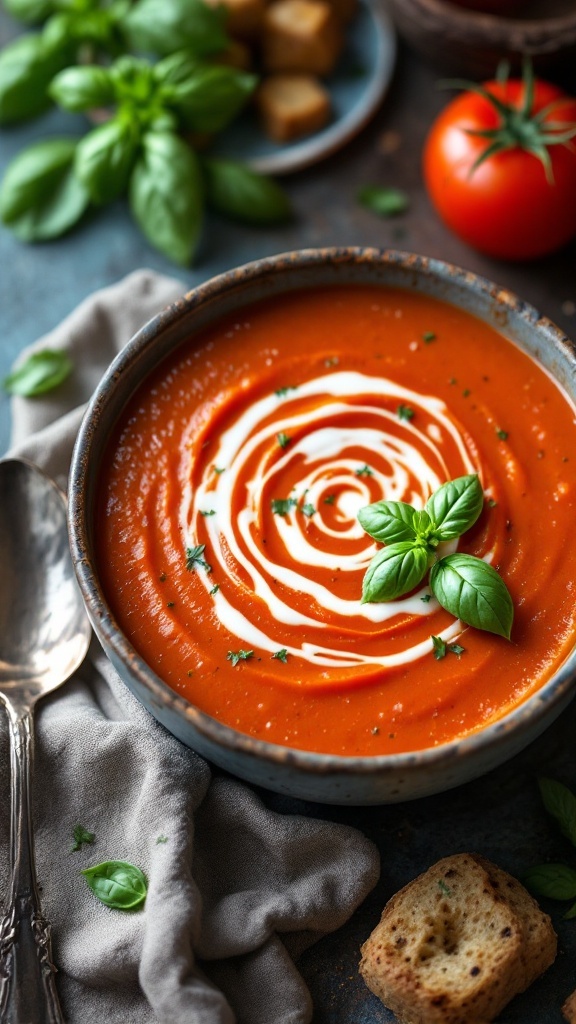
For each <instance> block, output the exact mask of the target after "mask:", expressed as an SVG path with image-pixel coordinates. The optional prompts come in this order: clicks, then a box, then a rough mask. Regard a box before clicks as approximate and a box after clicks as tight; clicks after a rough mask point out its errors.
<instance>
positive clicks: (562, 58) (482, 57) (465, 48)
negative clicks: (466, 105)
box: [389, 0, 576, 78]
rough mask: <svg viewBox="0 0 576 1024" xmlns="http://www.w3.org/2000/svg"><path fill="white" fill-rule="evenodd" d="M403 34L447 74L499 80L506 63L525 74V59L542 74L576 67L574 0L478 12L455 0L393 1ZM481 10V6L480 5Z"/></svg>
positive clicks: (512, 0)
mask: <svg viewBox="0 0 576 1024" xmlns="http://www.w3.org/2000/svg"><path fill="white" fill-rule="evenodd" d="M389 2H390V9H391V13H392V16H393V19H394V21H395V23H396V26H397V28H398V31H399V33H400V35H402V36H403V37H404V38H405V39H406V40H407V42H408V43H409V44H410V45H411V46H412V47H413V48H414V49H415V50H417V51H418V53H420V55H421V56H423V57H424V58H425V59H426V60H427V61H428V62H429V63H430V64H432V65H433V66H434V67H435V68H437V69H438V70H439V71H440V72H442V73H444V74H451V75H461V76H463V77H466V78H493V77H494V74H495V72H496V68H497V66H498V64H499V62H500V61H501V60H509V61H510V62H511V63H512V65H513V67H514V68H515V69H516V70H519V68H520V64H521V58H522V56H523V55H524V54H527V55H529V56H530V57H531V58H532V61H533V63H534V66H535V68H536V69H537V70H538V72H540V73H544V74H545V73H546V71H547V70H548V69H551V68H554V69H558V68H564V67H567V68H568V67H570V66H571V65H573V62H574V56H575V55H576V10H575V8H574V4H573V3H572V0H553V2H548V3H544V4H543V3H541V2H539V0H538V2H536V0H523V2H517V0H507V3H505V2H504V0H493V3H492V4H490V5H489V4H487V7H488V8H490V7H491V10H488V11H486V12H485V11H478V10H473V9H471V8H472V3H470V8H468V7H467V6H460V5H459V4H458V2H457V0H455V2H450V0H389ZM478 6H480V4H478Z"/></svg>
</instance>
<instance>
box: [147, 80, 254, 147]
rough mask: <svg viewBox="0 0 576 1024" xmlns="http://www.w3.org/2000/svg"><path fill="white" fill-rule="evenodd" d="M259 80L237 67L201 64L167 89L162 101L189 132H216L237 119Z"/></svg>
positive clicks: (167, 86)
mask: <svg viewBox="0 0 576 1024" xmlns="http://www.w3.org/2000/svg"><path fill="white" fill-rule="evenodd" d="M257 81H258V79H257V78H256V76H255V75H249V74H248V73H247V72H246V71H237V70H236V68H230V67H225V66H224V65H218V64H204V65H198V67H197V68H196V70H195V71H194V72H193V73H192V74H191V75H190V76H189V77H188V78H186V79H185V80H184V81H182V82H179V83H177V84H172V85H166V86H164V90H163V98H164V102H165V103H167V104H168V105H169V106H171V107H173V108H174V109H175V110H176V111H177V113H178V114H179V115H180V118H181V120H182V123H183V125H184V127H185V128H187V129H188V130H189V131H192V132H208V133H215V132H220V131H222V129H223V128H225V127H226V125H227V124H229V123H230V121H231V120H232V119H233V118H234V117H236V115H237V113H238V111H239V110H241V109H242V107H243V106H244V105H245V103H246V100H247V99H248V97H249V96H250V94H251V93H252V92H254V89H255V87H256V83H257Z"/></svg>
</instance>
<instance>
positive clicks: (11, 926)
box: [0, 699, 64, 1024]
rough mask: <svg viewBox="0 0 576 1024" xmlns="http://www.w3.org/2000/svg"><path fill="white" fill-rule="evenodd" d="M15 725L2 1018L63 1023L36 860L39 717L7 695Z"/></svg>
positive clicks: (2, 933)
mask: <svg viewBox="0 0 576 1024" xmlns="http://www.w3.org/2000/svg"><path fill="white" fill-rule="evenodd" d="M4 703H5V704H6V710H7V712H8V721H9V729H10V768H11V773H10V775H11V780H10V786H11V808H12V816H11V823H10V841H11V871H12V877H11V883H10V907H9V909H8V912H7V913H6V914H5V915H4V917H3V918H2V919H1V920H0V1022H1V1024H64V1017H63V1015H62V1010H61V1008H60V1003H59V1001H58V994H57V992H56V984H55V981H54V973H55V971H56V968H55V967H54V964H53V963H52V948H51V947H52V944H51V939H50V925H49V923H48V921H46V920H45V918H44V917H43V916H42V911H41V908H40V896H39V892H38V883H37V880H36V868H35V864H34V843H33V838H32V814H31V802H30V791H31V776H32V763H33V752H34V723H33V716H32V710H31V708H29V707H18V706H13V705H12V704H11V703H10V702H9V701H8V700H6V699H5V701H4Z"/></svg>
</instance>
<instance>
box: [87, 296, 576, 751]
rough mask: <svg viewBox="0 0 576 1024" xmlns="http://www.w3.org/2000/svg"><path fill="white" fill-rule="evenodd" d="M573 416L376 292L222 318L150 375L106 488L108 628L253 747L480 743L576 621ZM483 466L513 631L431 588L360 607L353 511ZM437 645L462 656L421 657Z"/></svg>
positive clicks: (407, 497)
mask: <svg viewBox="0 0 576 1024" xmlns="http://www.w3.org/2000/svg"><path fill="white" fill-rule="evenodd" d="M575 423H576V420H575V409H574V407H573V405H572V404H571V402H570V401H569V399H568V398H567V396H566V395H565V394H564V393H563V392H562V391H561V389H560V388H559V387H558V385H557V384H556V383H555V382H554V381H553V380H552V379H551V378H550V377H549V376H548V374H547V373H546V372H545V371H544V370H542V369H541V368H540V367H538V366H537V365H536V363H535V362H534V361H533V360H532V359H531V358H529V357H528V356H527V355H525V354H524V353H523V352H522V351H521V350H520V349H518V348H517V347H516V346H515V345H513V344H512V343H510V342H508V341H507V340H506V339H504V338H503V337H502V336H500V335H499V334H498V333H496V332H495V331H494V330H492V329H491V328H489V327H488V326H486V325H485V324H483V323H481V322H480V321H479V320H477V319H476V318H474V317H472V316H470V315H468V314H466V313H464V312H462V311H460V310H458V309H456V308H453V307H451V306H448V305H445V304H443V303H440V302H438V301H436V300H433V299H431V298H428V297H426V296H423V295H418V294H413V293H408V292H404V291H402V290H393V289H383V288H377V287H362V286H358V287H354V286H350V287H344V288H338V289H328V288H327V289H324V290H319V291H314V292H299V293H293V294H290V295H288V296H286V297H284V298H280V299H275V300H273V301H272V300H270V301H266V302H263V303H261V304H258V305H256V306H253V307H250V308H249V309H246V310H244V311H243V312H242V313H241V315H239V316H238V315H237V316H235V317H229V318H228V319H226V320H224V321H222V322H220V323H219V324H218V325H217V326H215V327H213V328H211V329H209V330H207V331H206V332H205V333H204V334H202V336H201V337H199V338H198V339H194V340H191V342H190V344H189V345H188V346H186V345H184V346H183V347H180V348H179V349H178V351H177V352H176V353H175V354H174V355H172V356H171V357H170V358H169V359H168V360H167V361H166V362H164V363H163V364H162V366H161V367H160V368H159V369H158V370H157V371H156V372H155V373H154V374H153V375H152V376H151V377H150V378H148V379H147V380H146V381H145V382H144V383H143V385H142V386H141V388H140V390H139V391H138V393H137V394H136V395H135V397H134V398H133V399H132V401H131V402H130V404H129V406H128V408H127V409H126V411H125V413H124V415H123V417H122V420H121V422H120V423H119V425H118V429H117V431H116V434H115V436H114V438H113V439H112V441H111V444H110V448H109V452H108V455H107V458H106V461H105V466H104V469H103V471H102V476H101V481H100V485H101V486H100V506H99V509H98V513H97V515H98V523H97V531H96V532H97V537H98V549H99V550H98V564H99V570H100V573H101V577H102V582H103V586H104V590H105V593H106V595H107V597H108V599H109V601H110V603H111V606H112V608H113V610H114V613H115V615H116V617H117V619H118V622H119V623H120V625H121V626H122V628H123V630H124V631H125V633H126V635H127V637H128V638H129V640H130V641H131V643H132V644H133V645H134V647H135V648H136V649H137V650H138V651H139V652H140V654H141V655H142V656H143V657H144V658H145V660H146V661H147V662H148V663H149V664H150V665H151V666H152V667H153V668H154V669H155V671H156V672H157V673H158V675H159V676H161V677H162V678H163V679H164V680H165V681H166V682H167V683H168V684H169V685H170V686H171V687H172V688H173V689H174V690H176V691H177V692H178V693H180V694H182V695H183V696H184V697H186V698H188V699H189V700H190V701H191V702H193V703H194V704H195V705H197V706H198V707H200V708H202V709H203V710H204V711H206V712H208V713H209V714H210V715H213V716H214V717H216V718H218V719H220V720H221V721H223V722H225V723H227V724H228V725H231V726H233V727H235V728H237V729H239V730H241V731H242V732H245V733H249V734H251V735H253V736H258V737H260V738H262V739H265V740H268V741H271V742H274V743H279V744H283V745H288V746H291V747H298V748H301V749H307V750H315V751H322V752H329V753H333V754H341V755H350V756H351V755H359V754H363V755H371V754H382V753H388V752H392V751H394V752H398V751H408V750H415V749H420V748H423V747H427V746H431V745H436V744H439V743H444V742H446V741H448V740H451V739H453V738H455V737H459V736H464V735H466V734H469V733H471V732H474V731H475V730H477V729H478V728H479V727H481V726H482V725H483V724H484V723H486V722H488V721H491V720H493V719H495V718H498V717H500V716H502V714H504V713H505V712H506V711H508V710H509V709H510V708H511V707H513V706H515V705H517V704H519V703H520V702H522V701H523V700H524V699H525V698H526V697H527V696H528V695H529V694H531V693H532V692H534V690H535V689H537V688H538V687H539V686H540V685H541V684H542V683H543V682H544V681H545V680H546V679H547V678H548V677H549V676H550V675H551V673H552V672H553V671H554V669H555V668H556V667H557V666H558V665H559V664H560V663H561V662H562V660H563V659H564V658H565V657H566V655H567V654H568V653H569V651H570V650H571V648H572V646H573V643H574V632H575V621H574V620H575V611H574V609H575V604H576V602H575V600H574V597H575V595H574V581H576V544H572V543H569V538H570V536H571V534H572V530H573V524H574V521H575V501H576V490H575V485H576V457H574V454H573V453H574V451H576V426H575ZM468 473H478V474H479V476H480V480H481V483H482V487H483V490H484V494H485V505H484V510H483V512H482V514H481V516H480V518H479V520H478V521H477V523H476V524H475V526H474V527H473V528H472V529H471V530H469V531H468V532H467V533H465V534H464V535H463V536H462V537H461V538H460V539H459V540H458V541H453V542H450V547H447V546H446V545H443V546H442V550H439V553H440V554H442V553H446V551H447V550H449V551H452V550H454V549H455V548H457V549H458V550H459V551H465V552H469V553H470V554H473V555H477V556H479V557H481V558H485V559H487V560H488V561H489V562H490V563H491V564H492V565H493V566H494V567H495V568H496V569H498V571H499V572H500V574H501V576H502V577H503V579H504V581H505V583H506V585H507V587H508V589H509V591H510V593H511V595H512V599H513V601H514V606H515V618H514V625H513V629H512V638H511V641H508V640H505V639H503V638H501V637H498V636H495V635H493V634H490V633H487V632H483V631H481V630H478V629H474V628H470V627H465V626H464V625H463V624H462V623H461V622H459V621H458V620H455V619H454V617H453V616H452V615H450V614H449V613H448V612H446V611H444V610H443V609H442V608H441V607H440V606H439V605H438V603H437V602H436V600H435V598H434V597H433V596H431V595H430V589H429V587H428V585H427V583H426V580H425V581H424V583H422V584H421V585H420V586H419V587H418V588H417V589H416V590H415V591H414V592H412V593H410V594H408V595H406V596H405V597H402V598H400V599H398V600H395V601H390V602H387V603H376V604H361V603H360V599H361V593H362V580H363V576H364V573H365V571H366V568H367V566H368V564H369V562H370V560H371V559H372V557H373V555H374V554H375V553H376V551H378V550H379V549H380V545H378V544H377V543H376V542H375V541H373V540H372V539H371V538H370V537H369V536H368V535H367V534H366V533H364V531H363V530H362V528H361V526H360V524H359V522H358V520H357V513H358V510H359V509H360V508H361V507H362V506H364V505H367V504H370V503H372V502H375V501H379V500H382V499H393V500H401V501H407V502H409V503H410V504H412V505H415V506H416V507H422V506H423V505H424V503H425V502H426V500H427V498H428V497H429V496H430V494H431V493H432V492H433V491H434V490H436V489H437V488H438V487H439V486H440V485H441V484H442V483H444V482H445V481H447V480H451V479H454V478H456V477H459V476H463V475H465V474H468ZM432 636H435V637H440V638H442V639H443V640H445V641H446V642H447V643H449V644H452V643H455V642H456V641H457V644H458V646H459V647H462V648H464V651H463V653H461V654H454V653H451V652H449V651H447V653H446V655H445V657H443V658H441V659H437V658H436V657H435V656H434V651H433V643H432V639H431V638H432Z"/></svg>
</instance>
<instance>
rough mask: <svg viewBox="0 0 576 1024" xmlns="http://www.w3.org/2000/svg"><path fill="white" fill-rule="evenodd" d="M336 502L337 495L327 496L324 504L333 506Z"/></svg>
mask: <svg viewBox="0 0 576 1024" xmlns="http://www.w3.org/2000/svg"><path fill="white" fill-rule="evenodd" d="M335 501H336V495H335V494H327V495H326V497H325V498H324V504H325V505H333V504H334V502H335Z"/></svg>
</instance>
